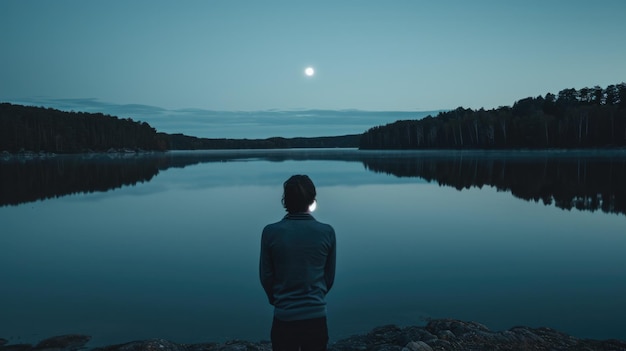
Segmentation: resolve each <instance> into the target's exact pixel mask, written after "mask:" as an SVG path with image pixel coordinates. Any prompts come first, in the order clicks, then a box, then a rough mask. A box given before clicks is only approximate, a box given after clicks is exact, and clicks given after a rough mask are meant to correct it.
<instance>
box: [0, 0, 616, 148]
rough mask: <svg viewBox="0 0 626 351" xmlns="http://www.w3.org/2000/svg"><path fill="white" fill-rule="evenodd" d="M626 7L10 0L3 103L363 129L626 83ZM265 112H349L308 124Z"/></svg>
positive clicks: (2, 12) (256, 132)
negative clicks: (442, 112)
mask: <svg viewBox="0 0 626 351" xmlns="http://www.w3.org/2000/svg"><path fill="white" fill-rule="evenodd" d="M625 14H626V1H622V0H607V1H596V2H589V1H577V0H560V1H557V0H554V1H545V0H525V1H501V0H494V1H480V0H477V1H465V0H459V1H418V0H411V1H408V0H407V1H405V0H397V1H369V0H359V1H356V0H355V1H336V0H335V1H307V2H305V1H293V0H291V1H237V0H232V1H208V0H207V1H182V2H180V1H157V0H150V1H147V0H146V1H120V0H110V1H82V0H72V1H69V0H58V1H43V0H39V1H37V0H33V1H23V0H2V1H0V33H2V35H1V36H0V48H2V49H1V53H0V101H1V102H12V103H23V104H32V105H36V106H46V107H55V108H61V109H67V110H82V111H88V112H104V113H111V114H115V115H118V116H120V117H132V118H134V119H138V120H145V121H147V122H149V123H150V124H151V125H153V126H155V127H156V128H157V129H159V130H162V131H166V132H184V133H186V134H190V135H196V136H207V137H251V138H252V137H269V136H274V135H281V136H296V135H302V136H305V134H307V133H308V134H309V135H308V136H314V135H312V134H318V135H338V134H342V133H344V132H351V131H352V130H354V132H358V133H360V132H363V131H365V130H366V129H367V128H368V127H371V126H374V125H372V124H371V123H374V124H380V123H388V122H392V121H394V120H396V119H400V118H395V116H392V114H389V113H385V112H386V111H403V112H404V114H403V115H402V119H407V118H410V117H412V116H415V117H416V118H417V117H421V116H423V115H424V113H421V112H423V111H437V110H442V109H452V108H456V107H458V106H463V107H466V108H473V109H478V108H481V107H484V108H485V109H491V108H497V107H498V106H504V105H506V106H510V105H512V104H513V103H514V102H515V101H516V100H519V99H521V98H524V97H528V96H533V97H534V96H538V95H545V94H546V93H548V92H551V93H558V91H560V90H562V89H565V88H576V89H580V88H583V87H592V86H595V85H599V86H601V87H606V86H607V85H610V84H617V83H620V82H623V81H625V80H626V78H625V77H626V45H624V40H625V37H626V20H625ZM309 66H310V67H313V68H314V69H315V74H314V75H313V76H311V77H309V76H306V75H305V73H304V70H305V68H306V67H309ZM268 110H278V111H292V110H297V111H302V110H350V111H349V112H346V111H343V112H342V111H337V112H336V113H335V114H332V113H330V112H329V111H324V112H323V113H322V114H323V115H324V116H325V118H326V119H324V118H322V119H317V117H316V116H315V113H309V114H308V116H309V117H307V116H304V118H309V120H308V121H307V123H306V125H307V126H314V128H313V127H311V128H309V127H306V128H305V127H304V126H303V125H300V124H298V123H300V122H298V121H302V120H303V117H302V116H299V117H298V116H295V114H282V115H278V114H277V115H272V114H271V113H270V111H268ZM354 110H359V111H378V113H377V114H372V113H371V112H370V114H369V115H367V116H365V115H366V114H365V113H363V118H360V117H359V116H360V115H359V114H358V113H355V111H354ZM138 111H139V112H138ZM215 111H227V112H224V113H221V114H220V113H217V112H215ZM256 111H263V113H256ZM381 111H382V112H381ZM346 113H347V114H346ZM242 115H245V116H244V117H245V118H242V117H241V116H242ZM374 115H376V116H375V117H376V118H373V117H372V116H374ZM368 116H369V117H368ZM298 118H300V119H298ZM328 118H332V119H335V120H334V121H333V123H328ZM270 119H271V120H272V121H271V122H268V121H269V120H270ZM294 119H295V120H294ZM344 119H346V123H343V122H344ZM344 124H345V125H344ZM348 125H349V126H350V127H347V126H348ZM282 127H284V128H283V129H281V128H282ZM220 133H221V134H220Z"/></svg>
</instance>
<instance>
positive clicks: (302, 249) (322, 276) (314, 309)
mask: <svg viewBox="0 0 626 351" xmlns="http://www.w3.org/2000/svg"><path fill="white" fill-rule="evenodd" d="M335 262H336V240H335V230H334V229H333V227H331V226H330V225H328V224H324V223H320V222H318V221H317V220H316V219H315V218H313V216H311V215H310V214H309V213H295V214H294V213H291V214H288V215H286V216H285V217H284V218H283V219H282V220H281V221H280V222H276V223H273V224H269V225H267V226H266V227H265V228H264V229H263V235H262V237H261V259H260V264H259V273H260V278H261V285H263V289H265V293H266V294H267V297H268V299H269V302H270V304H272V305H274V317H276V318H277V319H280V320H283V321H293V320H302V319H310V318H319V317H325V316H326V299H325V297H326V294H327V293H328V291H329V290H330V288H331V287H332V286H333V282H334V280H335Z"/></svg>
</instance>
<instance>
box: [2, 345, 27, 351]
mask: <svg viewBox="0 0 626 351" xmlns="http://www.w3.org/2000/svg"><path fill="white" fill-rule="evenodd" d="M32 349H33V345H31V344H13V345H6V346H0V350H2V351H30V350H32Z"/></svg>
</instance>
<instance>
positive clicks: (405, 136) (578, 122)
mask: <svg viewBox="0 0 626 351" xmlns="http://www.w3.org/2000/svg"><path fill="white" fill-rule="evenodd" d="M624 146H626V83H620V84H616V85H609V86H608V87H606V88H604V89H603V88H601V87H599V86H595V87H593V88H582V89H580V90H576V89H573V88H571V89H564V90H561V91H560V92H559V93H558V94H557V95H554V94H551V93H548V94H546V95H545V97H542V96H539V97H536V98H532V97H529V98H525V99H522V100H519V101H517V102H515V103H514V104H513V106H512V107H509V106H502V107H499V108H497V109H491V110H484V109H480V110H476V111H475V110H472V109H465V108H463V107H459V108H457V109H455V110H452V111H446V112H440V113H439V114H438V115H437V116H436V117H433V116H427V117H425V118H423V119H420V120H404V121H396V122H394V123H391V124H387V125H385V126H377V127H373V128H371V129H369V130H368V131H366V132H364V133H363V134H354V135H343V136H333V137H330V136H326V137H314V138H304V137H302V138H282V137H273V138H267V139H226V138H219V139H214V138H213V139H209V138H198V137H193V136H187V135H183V134H167V133H162V132H157V131H156V130H155V129H154V128H152V127H151V126H150V125H149V124H148V123H146V122H138V121H133V120H132V119H131V118H126V119H124V118H118V117H115V116H109V115H104V114H102V113H85V112H64V111H59V110H55V109H52V108H43V107H31V106H21V105H13V104H9V103H2V104H0V152H2V151H7V152H8V153H11V154H15V153H20V152H35V153H39V152H44V153H50V152H51V153H84V152H107V151H120V150H124V151H141V150H148V151H155V150H156V151H165V150H203V149H204V150H208V149H277V148H335V147H340V148H355V147H359V148H360V149H520V148H597V147H602V148H606V147H624Z"/></svg>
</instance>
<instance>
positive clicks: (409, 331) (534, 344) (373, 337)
mask: <svg viewBox="0 0 626 351" xmlns="http://www.w3.org/2000/svg"><path fill="white" fill-rule="evenodd" d="M90 339H91V337H90V336H87V335H62V336H56V337H52V338H49V339H46V340H43V341H41V342H39V343H38V344H36V345H30V344H8V341H7V340H6V339H2V338H0V351H31V350H36V351H75V350H91V351H140V350H142V351H143V350H146V351H157V350H158V351H270V350H271V349H272V347H271V344H270V342H269V341H262V342H248V341H241V340H232V341H228V342H226V343H199V344H177V343H174V342H171V341H167V340H162V339H151V340H143V341H133V342H129V343H125V344H119V345H110V346H105V347H99V348H90V347H89V345H88V343H89V340H90ZM329 350H331V351H357V350H358V351H430V350H433V351H434V350H454V351H457V350H581V351H582V350H585V351H589V350H607V351H608V350H611V351H620V350H624V351H626V341H623V340H590V339H580V338H576V337H573V336H570V335H567V334H565V333H562V332H559V331H556V330H554V329H550V328H529V327H522V326H520V327H513V328H511V329H509V330H505V331H492V330H489V329H488V328H487V327H486V326H484V325H482V324H480V323H476V322H465V321H459V320H453V319H437V320H431V321H430V322H428V324H427V325H426V326H410V327H398V326H395V325H387V326H382V327H378V328H375V329H373V330H371V331H370V332H368V333H367V334H362V335H355V336H351V337H349V338H346V339H342V340H339V341H337V342H334V343H332V344H331V345H330V346H329Z"/></svg>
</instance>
